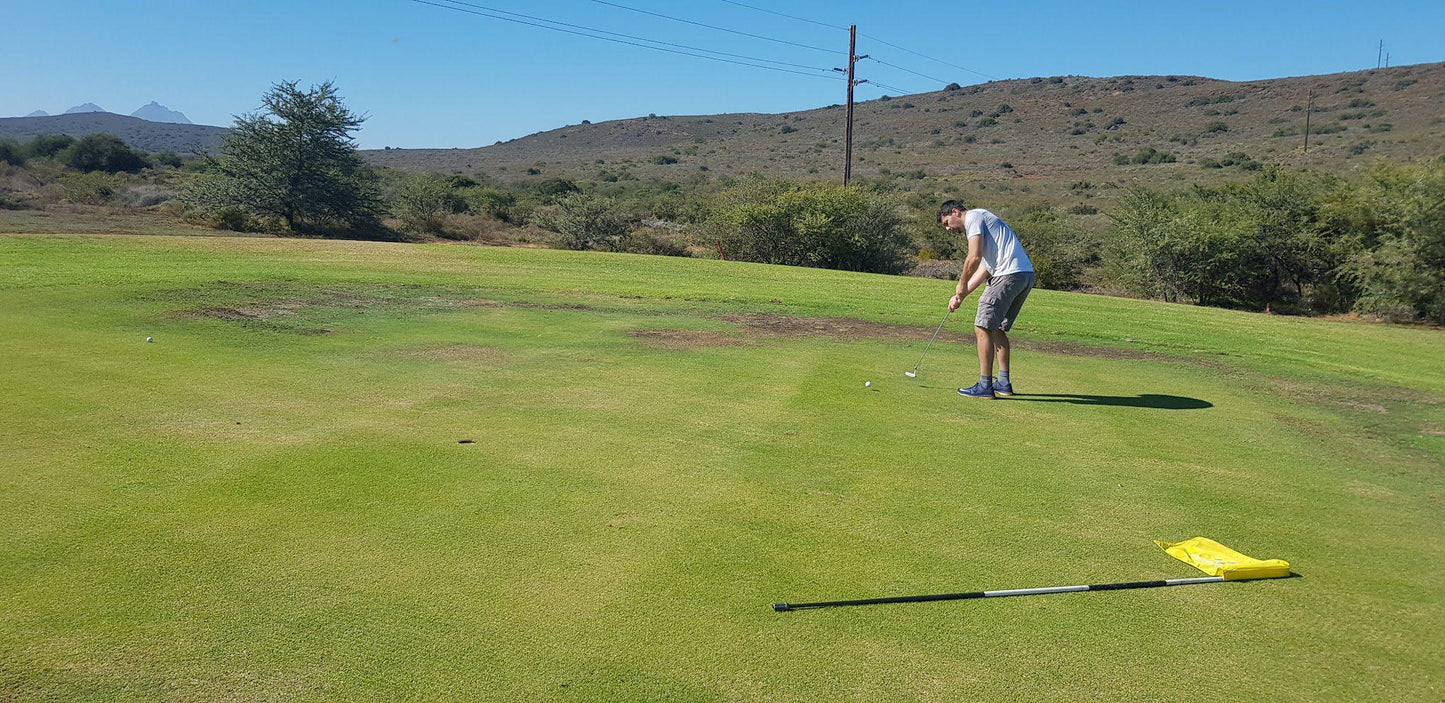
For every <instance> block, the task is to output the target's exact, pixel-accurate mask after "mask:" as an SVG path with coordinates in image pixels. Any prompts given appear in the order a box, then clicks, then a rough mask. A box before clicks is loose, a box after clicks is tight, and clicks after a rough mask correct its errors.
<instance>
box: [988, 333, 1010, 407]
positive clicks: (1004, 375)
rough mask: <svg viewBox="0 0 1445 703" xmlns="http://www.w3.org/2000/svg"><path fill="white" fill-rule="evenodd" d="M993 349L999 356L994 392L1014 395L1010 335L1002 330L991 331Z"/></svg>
mask: <svg viewBox="0 0 1445 703" xmlns="http://www.w3.org/2000/svg"><path fill="white" fill-rule="evenodd" d="M989 334H990V336H991V337H992V338H993V348H994V351H995V352H996V353H997V354H998V380H997V381H995V382H994V384H993V391H994V393H996V394H998V395H1005V396H1008V395H1013V392H1014V389H1013V382H1012V381H1011V380H1010V379H1009V375H1008V373H1009V371H1008V370H1009V365H1008V362H1009V343H1008V333H1007V332H1005V331H1003V330H1002V329H996V330H993V331H991V332H990V333H989Z"/></svg>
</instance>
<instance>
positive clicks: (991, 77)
mask: <svg viewBox="0 0 1445 703" xmlns="http://www.w3.org/2000/svg"><path fill="white" fill-rule="evenodd" d="M860 34H862V33H861V32H860ZM862 36H864V37H866V38H868V39H872V40H873V41H876V42H878V43H879V44H882V45H884V46H891V47H893V48H895V49H897V50H899V51H905V52H907V53H910V54H913V55H914V56H921V57H923V58H925V59H928V60H929V61H934V62H937V63H941V64H943V65H945V66H952V67H953V68H956V69H958V70H960V71H968V72H969V73H972V74H975V75H979V76H983V77H984V78H987V79H989V80H991V81H992V80H998V79H997V78H994V77H993V76H990V75H988V74H987V73H980V72H978V71H975V70H973V69H971V68H969V67H967V66H960V65H958V64H956V63H949V62H948V61H944V60H943V59H935V58H933V57H932V56H929V55H928V54H920V53H918V52H917V51H914V50H912V49H909V48H907V47H902V46H899V45H897V44H892V43H889V42H886V41H883V40H882V39H879V38H878V37H875V36H873V35H871V34H862Z"/></svg>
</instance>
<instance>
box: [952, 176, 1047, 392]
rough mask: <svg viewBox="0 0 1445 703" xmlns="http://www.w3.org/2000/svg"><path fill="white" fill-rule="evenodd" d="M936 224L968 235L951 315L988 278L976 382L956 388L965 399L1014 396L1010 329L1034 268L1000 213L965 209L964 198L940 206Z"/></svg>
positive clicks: (979, 321)
mask: <svg viewBox="0 0 1445 703" xmlns="http://www.w3.org/2000/svg"><path fill="white" fill-rule="evenodd" d="M938 221H939V224H942V225H943V226H944V228H945V229H947V230H948V231H950V232H954V233H956V234H965V233H966V234H967V235H968V258H967V259H965V260H964V262H963V273H961V274H959V276H958V290H957V293H956V294H955V295H954V296H953V298H952V299H951V300H949V301H948V309H949V311H950V312H952V311H954V310H957V309H958V307H959V306H960V305H963V299H964V298H967V297H968V296H969V294H970V293H973V291H974V290H975V289H977V288H978V287H979V286H980V285H982V284H983V282H984V281H985V280H987V281H988V288H987V289H986V290H984V292H983V295H981V296H979V299H978V315H977V316H976V317H974V320H973V331H974V335H975V336H976V337H977V338H978V374H979V375H978V383H976V384H974V385H973V387H972V388H960V389H958V393H959V395H962V396H964V397H967V398H990V399H992V398H993V397H994V396H995V395H1001V396H1010V395H1013V394H1014V389H1013V382H1012V381H1011V380H1010V379H1009V342H1008V331H1009V329H1010V328H1012V327H1013V324H1014V321H1015V320H1017V319H1018V316H1019V309H1020V308H1022V307H1023V305H1024V300H1025V299H1027V298H1028V297H1029V291H1030V290H1032V289H1033V287H1034V264H1033V262H1032V261H1029V255H1028V254H1027V253H1025V252H1024V246H1023V244H1021V243H1019V238H1018V236H1017V235H1015V234H1014V231H1013V230H1012V229H1010V228H1009V226H1008V225H1007V224H1004V221H1003V220H1000V219H999V218H998V216H997V215H995V214H993V213H991V212H989V211H988V210H984V209H982V208H976V209H973V210H968V209H965V208H964V205H963V201H962V200H949V201H948V202H945V203H944V204H943V205H941V206H939V208H938ZM995 353H996V354H997V355H998V381H997V382H995V381H994V378H993V360H994V354H995Z"/></svg>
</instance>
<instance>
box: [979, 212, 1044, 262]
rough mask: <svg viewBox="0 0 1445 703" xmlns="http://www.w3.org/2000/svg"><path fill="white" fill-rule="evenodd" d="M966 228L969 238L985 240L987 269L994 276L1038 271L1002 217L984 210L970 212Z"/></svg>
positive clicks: (984, 252) (984, 256) (984, 253)
mask: <svg viewBox="0 0 1445 703" xmlns="http://www.w3.org/2000/svg"><path fill="white" fill-rule="evenodd" d="M963 228H964V231H965V232H967V233H968V238H969V239H973V238H974V237H983V267H984V268H986V269H988V273H989V275H990V276H1007V275H1009V274H1011V273H1019V272H1020V271H1033V270H1034V262H1032V261H1029V255H1028V254H1027V253H1026V252H1025V251H1024V245H1023V244H1021V243H1019V238H1018V235H1016V234H1014V231H1013V230H1012V229H1009V226H1008V225H1007V224H1005V223H1004V221H1003V220H1000V219H999V218H998V215H995V214H993V213H991V212H989V211H988V210H985V209H983V208H975V209H973V210H969V211H968V212H966V213H964V214H963Z"/></svg>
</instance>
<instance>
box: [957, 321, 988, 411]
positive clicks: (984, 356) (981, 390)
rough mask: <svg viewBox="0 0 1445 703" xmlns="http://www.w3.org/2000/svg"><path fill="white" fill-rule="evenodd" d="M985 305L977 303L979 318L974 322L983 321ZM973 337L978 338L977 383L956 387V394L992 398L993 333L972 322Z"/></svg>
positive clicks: (967, 396)
mask: <svg viewBox="0 0 1445 703" xmlns="http://www.w3.org/2000/svg"><path fill="white" fill-rule="evenodd" d="M984 308H985V305H984V304H982V303H980V304H979V310H980V312H979V319H978V320H977V321H976V322H984V318H985V315H984V313H983V312H982V311H983V310H984ZM973 334H974V337H975V338H976V339H977V340H978V383H975V384H973V386H971V387H969V388H960V389H958V394H959V395H961V396H964V397H966V398H992V397H993V333H992V332H990V331H989V329H988V328H987V327H984V326H983V325H982V324H974V326H973Z"/></svg>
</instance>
